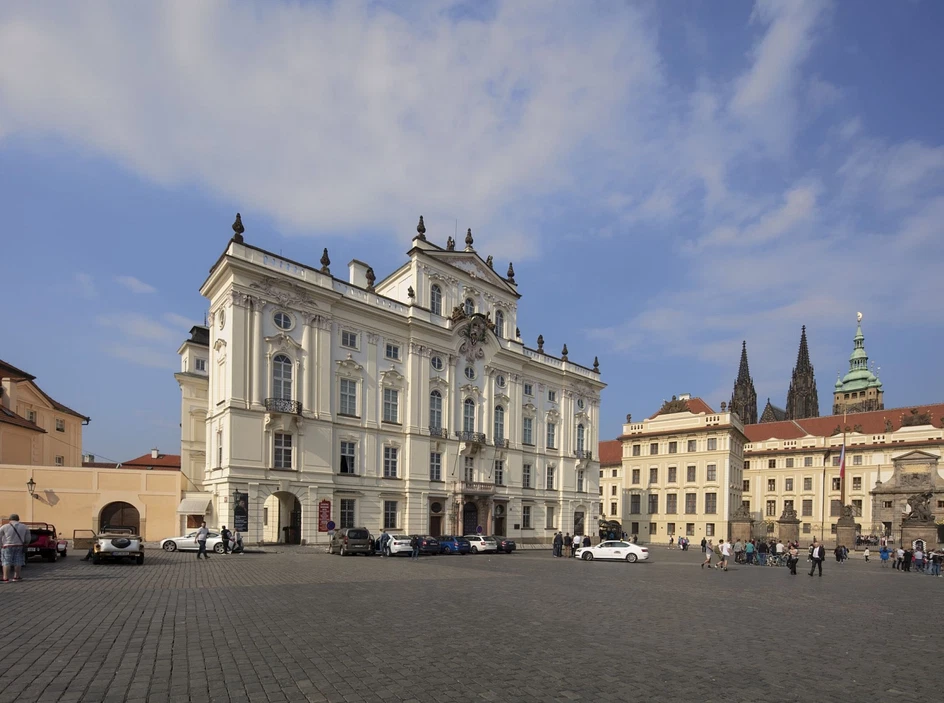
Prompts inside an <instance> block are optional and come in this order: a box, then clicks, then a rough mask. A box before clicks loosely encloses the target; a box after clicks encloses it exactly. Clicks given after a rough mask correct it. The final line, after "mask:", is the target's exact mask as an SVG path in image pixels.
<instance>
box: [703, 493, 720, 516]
mask: <svg viewBox="0 0 944 703" xmlns="http://www.w3.org/2000/svg"><path fill="white" fill-rule="evenodd" d="M705 512H706V513H707V514H709V515H714V514H715V513H717V512H718V494H717V493H706V494H705Z"/></svg>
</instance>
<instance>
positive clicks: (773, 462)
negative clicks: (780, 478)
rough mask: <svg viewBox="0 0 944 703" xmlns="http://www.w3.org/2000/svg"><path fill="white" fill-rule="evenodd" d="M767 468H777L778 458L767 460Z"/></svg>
mask: <svg viewBox="0 0 944 703" xmlns="http://www.w3.org/2000/svg"><path fill="white" fill-rule="evenodd" d="M767 468H768V469H776V468H777V460H776V459H768V460H767Z"/></svg>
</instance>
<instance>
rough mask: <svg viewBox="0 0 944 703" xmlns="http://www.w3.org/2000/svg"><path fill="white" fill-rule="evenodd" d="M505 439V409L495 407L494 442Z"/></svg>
mask: <svg viewBox="0 0 944 703" xmlns="http://www.w3.org/2000/svg"><path fill="white" fill-rule="evenodd" d="M504 438H505V409H504V408H503V407H502V406H501V405H496V406H495V441H496V442H497V441H498V440H501V439H504Z"/></svg>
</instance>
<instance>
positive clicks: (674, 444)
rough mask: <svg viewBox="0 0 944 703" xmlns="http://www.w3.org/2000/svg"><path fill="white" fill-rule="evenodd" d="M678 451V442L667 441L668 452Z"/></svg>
mask: <svg viewBox="0 0 944 703" xmlns="http://www.w3.org/2000/svg"><path fill="white" fill-rule="evenodd" d="M677 453H678V442H669V454H677Z"/></svg>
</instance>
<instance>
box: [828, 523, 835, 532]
mask: <svg viewBox="0 0 944 703" xmlns="http://www.w3.org/2000/svg"><path fill="white" fill-rule="evenodd" d="M829 534H831V535H834V534H836V523H835V522H834V523H832V524H831V525H830V526H829Z"/></svg>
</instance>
